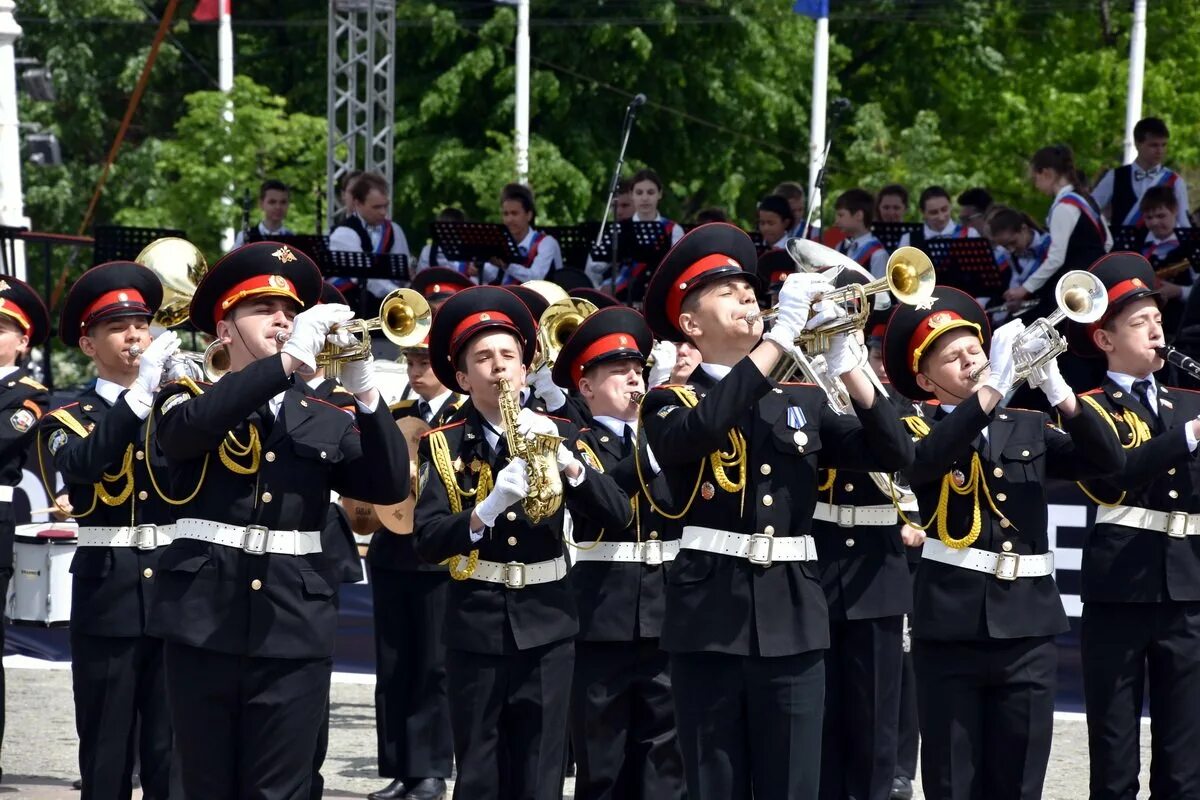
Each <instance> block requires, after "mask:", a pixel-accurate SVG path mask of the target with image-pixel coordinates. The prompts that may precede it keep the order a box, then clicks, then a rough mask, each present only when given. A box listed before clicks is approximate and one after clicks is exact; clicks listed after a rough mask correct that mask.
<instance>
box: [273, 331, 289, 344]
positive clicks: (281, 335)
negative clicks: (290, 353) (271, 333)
mask: <svg viewBox="0 0 1200 800" xmlns="http://www.w3.org/2000/svg"><path fill="white" fill-rule="evenodd" d="M291 338H292V335H291V334H290V333H288V332H287V331H279V332H278V333H276V334H275V341H277V342H279V343H280V344H287V340H288V339H291Z"/></svg>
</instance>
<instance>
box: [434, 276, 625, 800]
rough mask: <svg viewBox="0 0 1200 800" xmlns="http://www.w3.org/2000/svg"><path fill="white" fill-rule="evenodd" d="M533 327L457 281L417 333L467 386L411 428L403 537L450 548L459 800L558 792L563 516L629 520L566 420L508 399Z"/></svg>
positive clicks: (498, 293)
mask: <svg viewBox="0 0 1200 800" xmlns="http://www.w3.org/2000/svg"><path fill="white" fill-rule="evenodd" d="M534 338H535V336H534V326H533V318H532V317H531V316H530V315H529V312H528V310H527V309H526V308H525V306H524V305H523V304H522V303H521V301H520V300H518V299H517V297H516V295H514V294H513V293H512V292H510V291H508V290H507V289H501V288H498V287H494V286H476V287H472V288H470V289H464V290H462V291H461V292H458V293H456V294H455V295H454V296H453V297H451V298H450V299H449V300H447V301H446V302H445V303H444V304H443V305H442V307H441V308H440V309H438V312H437V314H436V315H435V316H434V319H433V330H432V331H431V332H430V335H429V354H430V361H431V362H432V365H433V370H434V373H435V374H436V375H437V376H438V379H439V380H440V381H441V383H442V385H443V386H446V387H448V388H450V389H452V390H454V391H457V392H462V393H464V394H467V395H469V396H470V400H469V401H468V402H467V403H465V404H464V405H463V407H462V408H461V409H460V410H459V412H458V414H457V415H456V421H454V422H451V423H450V424H448V425H445V426H443V427H441V428H438V429H435V430H433V431H430V432H429V433H428V434H426V435H425V436H424V437H422V439H421V446H420V450H419V462H418V463H419V465H420V466H419V470H418V474H419V480H418V493H417V509H416V515H415V519H414V531H415V534H414V535H415V536H416V543H415V544H416V549H417V555H418V556H420V557H421V558H422V559H424V560H425V561H427V562H429V563H432V564H436V563H439V562H444V561H448V562H449V566H450V577H451V578H452V579H454V580H453V582H452V583H451V584H450V586H449V587H448V591H447V595H446V612H445V619H444V624H445V627H444V630H443V635H444V639H445V643H446V677H447V688H448V694H449V698H450V719H451V724H452V728H453V733H454V757H455V762H456V763H457V765H458V779H457V781H456V783H455V793H456V794H461V796H463V797H470V798H472V800H475V799H476V798H479V799H480V800H489V798H495V799H496V800H507V799H508V798H512V799H513V800H516V799H517V798H533V800H542V799H543V798H545V799H547V800H548V798H557V797H560V796H561V794H562V782H563V770H564V766H565V764H566V754H565V752H564V748H565V744H566V737H565V736H564V734H565V733H566V730H567V716H568V714H567V710H568V702H569V693H570V688H571V674H572V671H573V669H574V664H575V636H576V635H577V634H578V632H579V619H578V613H577V611H576V605H575V598H574V594H573V592H572V590H571V586H570V581H569V579H568V578H567V562H566V557H565V544H564V531H563V525H564V518H565V513H566V511H567V510H570V512H571V514H572V516H573V517H574V518H575V519H590V520H592V521H593V522H594V523H596V524H598V525H602V526H604V527H606V528H612V529H615V530H623V529H624V528H625V527H626V526H627V525H629V524H630V523H629V520H630V516H631V510H630V505H629V497H628V496H627V495H626V494H625V493H624V492H622V491H621V490H620V488H619V487H618V486H617V484H616V482H615V481H613V479H612V478H610V477H609V476H608V475H605V474H602V473H600V472H598V471H596V470H595V469H593V468H592V467H590V466H586V465H585V464H584V463H583V462H581V461H580V460H579V458H577V457H576V455H575V453H576V452H577V450H576V444H575V440H576V438H577V437H578V433H579V431H578V429H577V428H575V427H574V426H573V425H570V424H569V423H566V422H564V421H556V420H555V419H554V418H551V417H547V416H544V415H541V414H538V413H535V412H534V411H532V410H530V409H528V408H523V409H520V411H519V412H518V410H517V409H518V406H519V401H518V399H517V397H516V395H517V393H518V392H519V391H520V390H521V388H522V387H523V386H524V383H525V377H526V373H527V370H528V367H529V363H530V361H531V360H532V359H533V347H534ZM506 392H507V394H505V393H506ZM522 454H524V456H523V455H522ZM527 458H528V459H529V460H528V461H527V460H526V459H527ZM531 471H532V472H533V474H534V477H535V480H534V481H533V483H532V485H531V483H530V480H529V477H528V476H529V473H530V472H531ZM554 498H557V500H555V499H554Z"/></svg>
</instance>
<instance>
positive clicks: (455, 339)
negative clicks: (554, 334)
mask: <svg viewBox="0 0 1200 800" xmlns="http://www.w3.org/2000/svg"><path fill="white" fill-rule="evenodd" d="M484 323H486V324H487V325H488V326H489V327H491V326H495V327H500V328H509V329H511V330H513V331H519V330H520V328H518V327H517V326H516V325H515V324H514V323H513V321H512V319H511V318H510V317H509V316H508V315H507V314H503V313H501V312H499V311H477V312H476V313H474V314H468V315H467V316H466V317H463V319H462V322H459V323H458V324H457V325H455V326H454V331H453V332H452V333H451V334H450V360H451V361H457V360H458V348H460V347H462V345H463V342H461V341H459V340H460V339H462V338H463V337H464V336H466V335H467V333H468V331H471V329H472V328H475V327H477V326H478V325H481V324H484ZM522 345H524V342H522Z"/></svg>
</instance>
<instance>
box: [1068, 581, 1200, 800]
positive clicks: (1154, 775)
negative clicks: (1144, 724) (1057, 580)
mask: <svg viewBox="0 0 1200 800" xmlns="http://www.w3.org/2000/svg"><path fill="white" fill-rule="evenodd" d="M1080 639H1081V645H1082V652H1081V657H1082V661H1083V695H1084V703H1085V705H1086V707H1087V722H1088V753H1089V756H1090V762H1091V796H1092V800H1108V799H1109V798H1112V799H1113V800H1116V798H1122V799H1123V798H1130V800H1132V799H1133V798H1135V797H1137V793H1138V769H1139V762H1140V750H1139V738H1140V733H1141V716H1142V701H1143V699H1144V698H1145V696H1146V694H1147V685H1146V684H1147V683H1149V687H1148V688H1149V696H1150V795H1151V796H1152V797H1155V798H1158V797H1169V798H1172V800H1175V798H1200V757H1197V755H1196V746H1197V742H1200V603H1085V604H1084V606H1083V625H1082V628H1081V631H1080Z"/></svg>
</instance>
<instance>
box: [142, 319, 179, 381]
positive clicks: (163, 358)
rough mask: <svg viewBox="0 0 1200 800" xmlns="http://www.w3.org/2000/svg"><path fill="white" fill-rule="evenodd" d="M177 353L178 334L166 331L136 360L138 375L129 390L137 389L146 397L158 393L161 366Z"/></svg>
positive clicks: (161, 371) (161, 374)
mask: <svg viewBox="0 0 1200 800" xmlns="http://www.w3.org/2000/svg"><path fill="white" fill-rule="evenodd" d="M178 351H179V334H177V333H175V331H166V332H165V333H163V334H162V335H161V336H159V337H158V338H157V339H155V340H154V341H153V342H151V343H150V346H149V347H147V348H146V350H145V352H143V353H142V354H141V356H139V359H138V374H137V378H136V379H135V380H134V383H133V386H131V387H130V389H133V388H137V389H138V390H140V392H144V393H145V394H146V395H152V394H154V393H155V392H156V391H158V385H159V383H161V382H162V376H163V365H164V364H166V362H167V359H168V358H170V357H171V356H173V355H175V353H177V352H178Z"/></svg>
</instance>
